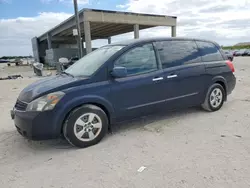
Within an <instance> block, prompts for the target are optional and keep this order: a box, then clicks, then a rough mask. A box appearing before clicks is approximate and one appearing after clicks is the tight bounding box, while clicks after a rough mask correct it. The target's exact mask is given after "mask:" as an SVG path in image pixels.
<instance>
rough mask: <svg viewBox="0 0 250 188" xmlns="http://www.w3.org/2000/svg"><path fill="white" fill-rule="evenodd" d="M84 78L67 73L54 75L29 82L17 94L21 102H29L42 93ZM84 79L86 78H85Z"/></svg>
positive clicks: (67, 86) (73, 83)
mask: <svg viewBox="0 0 250 188" xmlns="http://www.w3.org/2000/svg"><path fill="white" fill-rule="evenodd" d="M83 79H84V78H76V77H71V76H68V75H56V76H51V77H49V78H45V79H42V80H39V81H36V82H34V83H33V84H30V85H29V86H27V87H26V88H24V89H23V90H22V91H21V93H20V94H19V96H18V99H19V100H21V101H23V102H28V103H29V102H31V101H32V100H34V99H35V98H38V97H40V96H42V95H44V94H47V93H51V92H54V91H59V90H62V89H65V88H69V87H70V86H71V85H75V83H76V82H77V81H79V80H83ZM85 79H86V78H85Z"/></svg>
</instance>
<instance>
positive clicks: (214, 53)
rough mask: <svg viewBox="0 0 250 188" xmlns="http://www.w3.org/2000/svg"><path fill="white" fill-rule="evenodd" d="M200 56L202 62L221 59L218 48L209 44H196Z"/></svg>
mask: <svg viewBox="0 0 250 188" xmlns="http://www.w3.org/2000/svg"><path fill="white" fill-rule="evenodd" d="M196 43H197V45H198V47H199V49H200V51H201V55H202V61H222V60H223V57H222V55H221V53H220V51H219V48H218V47H217V46H216V45H214V44H213V43H211V42H203V41H197V42H196Z"/></svg>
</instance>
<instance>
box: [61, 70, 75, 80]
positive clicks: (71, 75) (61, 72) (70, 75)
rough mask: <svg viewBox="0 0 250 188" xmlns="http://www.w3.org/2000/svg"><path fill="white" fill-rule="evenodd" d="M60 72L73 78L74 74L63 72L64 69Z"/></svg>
mask: <svg viewBox="0 0 250 188" xmlns="http://www.w3.org/2000/svg"><path fill="white" fill-rule="evenodd" d="M61 74H66V75H68V76H71V77H73V78H74V76H73V75H72V74H70V73H67V72H65V71H63V72H61Z"/></svg>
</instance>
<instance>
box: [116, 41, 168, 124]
mask: <svg viewBox="0 0 250 188" xmlns="http://www.w3.org/2000/svg"><path fill="white" fill-rule="evenodd" d="M114 67H125V68H126V69H127V73H128V74H127V77H125V78H116V79H112V80H111V100H112V104H113V105H114V109H115V112H116V117H117V119H118V120H121V119H124V118H126V117H130V118H131V117H138V116H141V115H144V114H147V113H150V112H152V111H154V110H156V109H157V108H159V107H160V106H161V105H163V103H164V98H163V95H162V92H161V90H162V84H163V73H162V70H160V69H159V66H158V63H157V60H156V56H155V51H154V48H153V45H152V44H151V43H148V44H144V45H142V46H137V47H134V48H132V49H131V50H129V51H127V52H125V53H124V54H123V55H122V56H121V57H120V58H118V60H117V61H116V62H115V63H114Z"/></svg>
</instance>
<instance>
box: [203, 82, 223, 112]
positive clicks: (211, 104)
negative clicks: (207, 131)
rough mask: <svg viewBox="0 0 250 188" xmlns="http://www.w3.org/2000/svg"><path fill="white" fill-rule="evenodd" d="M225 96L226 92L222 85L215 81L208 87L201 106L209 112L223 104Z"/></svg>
mask: <svg viewBox="0 0 250 188" xmlns="http://www.w3.org/2000/svg"><path fill="white" fill-rule="evenodd" d="M225 96H226V93H225V90H224V88H223V87H222V85H220V84H217V83H215V84H213V85H212V86H210V88H209V89H208V92H207V95H206V99H205V101H204V103H203V104H202V105H201V106H202V108H203V109H204V110H207V111H210V112H214V111H217V110H219V109H220V108H221V107H222V106H223V104H224V101H225Z"/></svg>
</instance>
